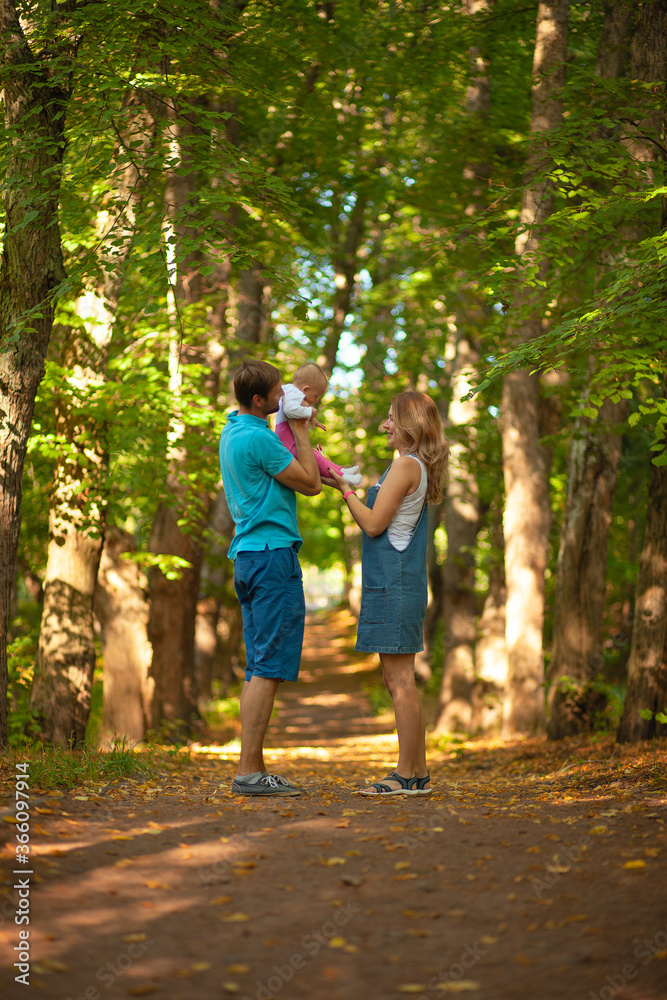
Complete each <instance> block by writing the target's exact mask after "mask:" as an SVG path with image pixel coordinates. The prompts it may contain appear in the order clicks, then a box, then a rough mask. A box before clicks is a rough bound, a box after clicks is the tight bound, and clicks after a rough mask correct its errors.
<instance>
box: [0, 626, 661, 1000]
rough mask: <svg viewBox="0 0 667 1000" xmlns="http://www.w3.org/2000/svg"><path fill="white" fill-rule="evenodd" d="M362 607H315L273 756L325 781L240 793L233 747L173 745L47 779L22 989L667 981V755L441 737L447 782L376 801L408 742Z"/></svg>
mask: <svg viewBox="0 0 667 1000" xmlns="http://www.w3.org/2000/svg"><path fill="white" fill-rule="evenodd" d="M351 624H352V623H351V622H350V621H349V620H347V619H345V618H344V617H342V616H340V615H339V616H334V617H331V616H328V617H327V616H317V617H316V618H314V619H313V620H312V621H311V622H310V623H309V633H308V639H307V650H308V656H307V658H306V659H305V662H304V670H303V675H302V683H301V684H299V685H298V686H289V687H287V686H286V687H285V689H284V690H283V691H281V705H280V711H279V714H278V715H277V717H276V718H275V719H274V720H273V722H272V725H271V730H270V739H269V745H270V748H271V749H270V752H269V756H270V760H271V763H272V765H273V764H275V765H276V766H279V767H280V769H281V770H282V771H284V772H285V773H287V774H289V775H290V776H293V777H295V778H298V780H299V782H300V783H301V784H303V785H305V786H306V788H307V790H308V795H307V796H304V797H302V798H299V799H281V800H276V799H267V800H262V801H255V800H248V801H246V800H242V799H239V798H237V797H233V796H231V794H230V793H229V782H230V780H231V777H232V776H233V774H234V771H235V759H236V755H235V750H234V748H233V746H229V747H211V748H209V749H208V750H203V749H202V750H201V751H200V752H197V753H194V752H193V753H192V754H191V755H190V756H189V758H188V757H187V756H186V755H184V754H181V755H179V756H174V757H173V758H166V760H167V764H165V769H164V773H162V774H160V775H159V776H158V780H156V781H155V782H149V783H143V784H142V783H140V782H125V783H123V784H122V785H120V784H119V785H115V784H111V785H109V786H106V787H104V788H99V787H95V788H89V789H85V790H84V791H83V792H81V791H76V792H62V793H58V794H57V795H56V794H49V795H47V794H44V793H40V792H39V790H33V793H32V795H33V798H32V805H33V807H34V811H33V821H32V822H33V827H32V830H31V851H32V854H31V858H32V861H33V868H32V870H33V871H34V875H33V876H31V883H30V895H29V916H30V924H29V931H30V938H29V945H30V954H31V967H30V975H29V980H30V987H29V989H30V991H31V993H30V994H27V993H26V987H25V986H23V985H21V984H19V983H16V982H15V980H14V976H15V975H16V974H17V971H16V970H15V969H12V968H11V963H12V962H13V961H15V960H16V958H15V956H16V952H15V951H14V949H15V948H16V947H17V946H18V945H19V943H20V940H19V930H20V929H21V928H20V927H19V926H17V925H16V924H15V922H14V915H15V912H16V909H17V905H20V904H19V897H18V895H17V894H16V893H15V892H13V891H12V889H11V887H12V885H13V884H14V882H15V880H17V879H18V878H20V877H21V876H16V877H15V876H14V875H13V874H12V872H13V864H12V863H11V861H12V857H13V847H12V854H11V855H10V853H9V852H8V851H6V852H5V857H4V859H3V866H4V867H3V877H4V880H5V884H4V896H3V898H2V904H1V905H0V911H1V914H2V921H3V923H2V926H1V927H0V956H1V958H2V962H3V963H5V964H4V968H3V971H2V972H1V973H0V995H1V996H2V998H3V1000H13V998H14V997H24V996H26V995H34V996H36V997H43V998H45V1000H46V998H48V1000H56V998H58V1000H60V998H62V1000H67V998H69V997H71V998H72V1000H75V998H81V997H83V998H85V1000H114V998H121V997H123V998H125V997H127V996H143V995H153V996H155V997H160V998H162V997H164V998H169V1000H176V998H182V1000H189V998H192V997H197V998H200V997H201V998H205V1000H208V998H224V997H225V996H229V997H232V996H238V997H242V998H251V1000H270V998H273V997H279V998H280V1000H301V998H303V1000H306V998H308V1000H339V998H340V1000H343V998H344V1000H390V998H398V997H400V996H401V995H404V994H408V995H410V994H411V995H414V996H418V997H428V998H429V1000H437V998H438V997H442V996H445V995H447V993H453V992H470V993H471V994H472V995H473V996H474V997H477V998H479V1000H517V998H518V997H529V998H535V1000H551V998H553V1000H561V998H564V997H565V998H581V1000H591V996H592V997H595V998H597V1000H612V998H613V997H616V996H620V997H623V998H633V1000H665V998H667V893H666V892H665V885H666V879H665V874H666V871H665V869H666V867H667V866H666V864H665V856H666V849H667V848H666V840H665V820H667V796H666V791H665V783H664V768H665V756H666V755H665V752H664V750H661V751H659V752H658V753H657V755H656V757H655V759H654V758H653V756H652V755H651V752H650V748H649V750H648V751H646V750H645V748H642V754H643V755H638V753H637V751H636V750H635V749H633V748H625V749H623V748H621V749H618V748H615V747H613V745H612V744H611V742H610V741H609V740H605V741H601V742H599V743H597V744H594V743H588V744H584V743H581V744H578V743H565V744H559V745H558V746H557V747H555V748H552V747H548V746H547V745H546V744H545V743H544V742H541V741H526V742H524V743H521V744H516V745H513V746H506V745H505V746H495V747H494V746H493V745H490V744H488V743H476V744H473V743H471V744H467V745H465V746H463V747H458V748H457V749H456V750H451V749H450V750H447V749H445V750H441V751H439V752H435V751H433V752H432V753H431V762H432V768H431V773H432V775H433V779H434V785H435V791H434V793H433V795H431V796H423V797H422V796H420V797H418V798H417V797H415V798H402V797H394V798H390V799H387V800H383V801H369V800H368V799H365V798H360V797H359V796H357V795H355V794H354V789H356V788H357V787H358V786H359V784H360V782H361V781H365V780H367V779H368V778H375V777H380V776H381V775H382V774H384V773H386V770H387V768H391V767H393V765H394V763H395V737H394V736H392V734H391V732H390V731H388V729H387V725H386V722H385V723H384V724H383V723H382V721H378V719H377V718H376V717H374V716H372V715H371V714H370V710H369V707H368V704H367V701H366V699H365V698H364V696H363V694H362V693H361V685H362V684H363V683H364V682H365V681H366V680H368V679H371V678H373V676H375V677H377V673H375V674H374V667H373V660H372V659H371V658H356V659H355V657H354V656H353V655H352V654H351V652H350V646H351V637H352V628H351ZM647 754H648V755H647ZM661 769H662V770H661ZM661 774H662V775H663V777H661ZM7 808H8V807H7V806H5V808H4V809H3V815H6V814H7ZM25 926H26V925H24V929H25Z"/></svg>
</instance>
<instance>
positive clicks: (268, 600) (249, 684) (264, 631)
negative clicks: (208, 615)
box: [232, 548, 305, 795]
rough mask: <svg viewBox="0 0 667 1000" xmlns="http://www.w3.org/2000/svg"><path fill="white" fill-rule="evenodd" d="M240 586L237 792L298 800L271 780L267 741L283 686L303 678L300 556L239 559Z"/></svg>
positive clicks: (290, 788) (284, 784)
mask: <svg viewBox="0 0 667 1000" xmlns="http://www.w3.org/2000/svg"><path fill="white" fill-rule="evenodd" d="M234 585H235V587H236V593H237V595H238V598H239V601H240V603H241V608H242V611H243V636H244V639H245V645H246V681H245V683H244V685H243V689H242V691H241V698H240V703H241V755H240V759H239V766H238V773H237V776H236V778H235V779H234V781H233V783H232V790H233V791H235V792H238V793H240V794H243V795H260V794H261V795H265V794H270V795H298V794H299V793H300V789H299V788H297V786H295V785H293V784H292V783H291V782H289V781H288V780H287V779H285V778H282V777H281V776H280V775H269V774H266V773H265V772H266V768H265V766H264V737H265V735H266V730H267V728H268V725H269V721H270V718H271V710H272V708H273V703H274V700H275V696H276V692H277V690H278V685H279V684H280V681H281V680H296V679H297V676H298V673H299V660H300V658H301V643H302V640H303V624H304V615H305V604H304V599H303V585H302V582H301V570H300V568H299V561H298V558H297V556H296V552H295V551H294V549H293V548H288V549H278V550H274V551H273V552H269V551H263V552H250V553H247V552H244V553H239V555H238V556H237V558H236V563H235V567H234ZM267 674H268V676H265V675H267ZM245 778H247V779H248V780H247V781H244V779H245Z"/></svg>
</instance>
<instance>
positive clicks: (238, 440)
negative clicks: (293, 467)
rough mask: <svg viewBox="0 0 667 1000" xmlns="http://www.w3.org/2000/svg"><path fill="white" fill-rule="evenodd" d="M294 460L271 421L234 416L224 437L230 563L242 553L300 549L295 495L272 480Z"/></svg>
mask: <svg viewBox="0 0 667 1000" xmlns="http://www.w3.org/2000/svg"><path fill="white" fill-rule="evenodd" d="M292 458H293V455H292V454H291V453H290V452H289V451H288V450H287V448H286V447H285V446H284V445H283V444H282V443H281V442H280V441H279V440H278V438H277V436H276V435H275V434H274V432H273V431H272V430H271V428H270V427H269V425H268V423H267V422H266V420H262V418H261V417H254V416H252V415H251V414H249V413H239V412H238V410H235V411H234V412H233V413H230V415H229V418H228V420H227V423H226V424H225V426H224V428H223V431H222V434H221V435H220V471H221V472H222V483H223V486H224V488H225V496H226V497H227V503H228V505H229V510H230V513H231V515H232V517H233V518H234V521H235V523H236V534H235V536H234V539H233V541H232V544H231V547H230V549H229V558H230V559H233V558H234V557H235V555H236V553H237V552H261V551H263V550H264V549H265V548H266V547H267V546H268V548H269V549H281V548H288V547H289V546H290V545H294V544H296V546H297V548H299V547H300V546H301V535H300V534H299V527H298V523H297V516H296V496H295V495H294V491H293V490H290V489H289V488H288V487H287V486H283V485H282V484H281V483H279V482H278V481H277V480H276V479H274V478H273V477H274V476H276V475H278V474H279V473H280V472H282V471H283V470H284V469H286V468H287V466H288V465H289V464H290V462H291V461H292Z"/></svg>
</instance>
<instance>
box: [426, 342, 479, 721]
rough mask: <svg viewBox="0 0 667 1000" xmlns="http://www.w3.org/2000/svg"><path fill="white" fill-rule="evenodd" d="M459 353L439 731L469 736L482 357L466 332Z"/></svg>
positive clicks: (453, 379)
mask: <svg viewBox="0 0 667 1000" xmlns="http://www.w3.org/2000/svg"><path fill="white" fill-rule="evenodd" d="M455 350H456V356H455V360H454V363H453V368H452V375H451V384H452V389H453V393H454V396H453V399H452V401H451V403H450V405H449V413H448V417H449V420H448V423H449V425H450V427H451V428H452V434H453V441H452V442H451V444H450V451H449V478H448V485H447V499H446V501H445V527H446V531H447V559H446V562H445V568H444V574H443V624H444V637H445V656H444V665H443V674H442V685H441V688H440V696H439V700H438V716H437V720H436V725H435V729H436V732H452V731H454V732H468V731H469V729H470V726H471V719H472V693H473V676H474V650H475V619H476V613H475V555H474V552H475V542H476V539H477V531H478V528H479V504H478V489H477V480H476V479H475V475H474V473H473V472H472V470H471V468H470V452H471V451H472V450H474V447H475V437H476V435H475V420H476V418H477V415H478V402H477V399H476V398H475V397H473V398H472V399H468V400H465V401H464V400H463V399H462V397H463V396H465V395H466V394H467V392H468V391H469V390H470V384H469V383H468V381H467V376H468V375H469V374H470V373H471V371H472V370H473V368H474V366H475V364H476V362H477V360H478V355H477V351H476V350H475V349H474V347H473V346H472V344H471V343H470V341H469V340H468V338H467V336H465V335H464V334H460V333H459V334H458V336H457V340H456V347H455ZM464 442H465V443H464Z"/></svg>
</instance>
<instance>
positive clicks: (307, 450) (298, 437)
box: [274, 420, 322, 497]
mask: <svg viewBox="0 0 667 1000" xmlns="http://www.w3.org/2000/svg"><path fill="white" fill-rule="evenodd" d="M289 425H290V427H291V428H292V433H293V434H294V444H295V445H296V458H293V459H292V461H291V462H290V464H289V465H288V466H287V468H286V469H283V471H282V472H279V473H278V475H277V476H274V479H277V480H278V482H279V483H282V484H283V486H289V488H290V489H291V490H294V492H295V493H302V494H303V496H305V497H316V496H317V494H318V493H321V492H322V481H321V479H320V472H319V469H318V468H317V462H316V461H315V456H314V455H313V449H312V447H311V444H310V438H309V437H308V427H307V426H306V421H305V420H290V422H289Z"/></svg>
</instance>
